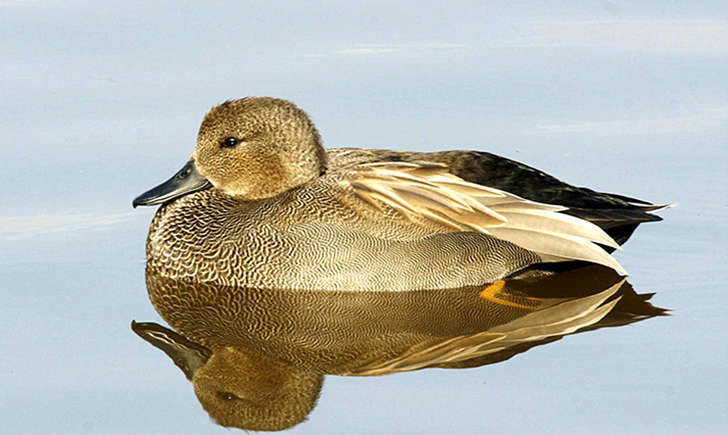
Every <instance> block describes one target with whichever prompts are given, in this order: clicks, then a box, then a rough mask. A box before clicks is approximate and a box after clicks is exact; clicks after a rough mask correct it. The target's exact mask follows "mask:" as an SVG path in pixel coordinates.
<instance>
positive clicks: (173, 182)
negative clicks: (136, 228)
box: [131, 160, 212, 208]
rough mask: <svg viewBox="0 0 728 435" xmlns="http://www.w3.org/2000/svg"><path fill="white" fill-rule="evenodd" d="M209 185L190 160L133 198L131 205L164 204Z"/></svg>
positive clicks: (210, 185) (206, 187)
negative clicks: (165, 179) (162, 181)
mask: <svg viewBox="0 0 728 435" xmlns="http://www.w3.org/2000/svg"><path fill="white" fill-rule="evenodd" d="M210 187H212V183H210V182H209V181H207V179H206V178H205V177H203V176H202V175H200V173H199V172H197V167H195V161H194V160H190V161H189V162H187V164H186V165H184V166H183V167H182V169H180V170H179V171H177V173H176V174H174V176H173V177H172V178H170V179H169V180H167V181H165V182H164V183H162V184H160V185H159V186H157V187H155V188H153V189H151V190H147V191H146V192H144V193H142V194H141V195H139V196H137V197H136V198H134V201H133V202H132V203H131V205H132V206H133V207H134V208H136V206H138V205H157V204H164V203H165V202H168V201H171V200H173V199H175V198H179V197H180V196H183V195H187V194H188V193H192V192H197V191H198V190H202V189H208V188H210Z"/></svg>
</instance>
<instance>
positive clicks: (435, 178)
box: [339, 162, 626, 275]
mask: <svg viewBox="0 0 728 435" xmlns="http://www.w3.org/2000/svg"><path fill="white" fill-rule="evenodd" d="M342 172H343V176H342V177H341V178H340V181H339V182H340V183H341V184H342V186H343V187H344V188H346V189H350V190H352V191H353V193H354V194H355V195H356V196H357V197H359V199H361V200H362V201H364V202H366V203H368V204H370V205H372V206H374V207H375V208H377V209H379V210H382V211H385V209H386V208H391V209H394V210H396V211H398V212H399V213H401V214H402V215H404V216H405V217H407V218H408V219H410V221H412V222H413V223H414V224H418V223H421V222H423V220H424V221H425V222H429V223H436V224H439V225H441V226H444V227H446V228H449V229H452V230H455V231H478V232H481V233H485V234H490V235H492V236H494V237H497V238H499V239H502V240H506V241H508V242H511V243H514V244H515V245H518V246H520V247H522V248H524V249H527V250H529V251H531V252H534V253H536V254H538V255H539V256H540V257H541V258H542V260H543V261H546V262H553V261H571V260H583V261H589V262H593V263H597V264H602V265H604V266H607V267H610V268H612V269H614V270H616V271H617V272H619V273H620V274H623V275H626V271H625V270H624V269H623V268H622V266H620V265H619V263H618V262H617V261H616V260H615V259H614V258H613V257H612V256H611V255H609V254H608V253H607V252H606V251H605V250H604V249H602V248H601V247H600V246H599V245H597V243H599V244H602V245H605V246H608V247H612V248H619V245H618V244H617V243H616V242H615V241H614V240H613V239H612V238H611V237H610V236H609V235H607V233H605V232H604V231H603V230H602V229H600V228H599V227H598V226H596V225H594V224H592V223H590V222H588V221H586V220H583V219H579V218H577V217H574V216H569V215H567V214H564V213H560V212H562V211H564V210H566V207H563V206H560V205H552V204H543V203H538V202H534V201H530V200H527V199H524V198H521V197H519V196H516V195H513V194H511V193H508V192H505V191H503V190H499V189H495V188H491V187H487V186H482V185H479V184H475V183H470V182H468V181H465V180H463V179H462V178H459V177H457V176H455V175H453V174H451V173H450V172H449V171H448V167H447V166H446V165H444V164H440V163H432V162H376V163H365V164H360V165H355V166H352V167H350V168H348V169H346V170H344V171H342Z"/></svg>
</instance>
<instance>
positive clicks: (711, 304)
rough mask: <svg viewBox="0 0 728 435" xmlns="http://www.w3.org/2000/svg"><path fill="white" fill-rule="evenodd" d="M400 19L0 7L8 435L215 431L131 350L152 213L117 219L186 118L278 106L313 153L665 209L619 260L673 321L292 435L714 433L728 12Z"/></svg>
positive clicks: (578, 9)
mask: <svg viewBox="0 0 728 435" xmlns="http://www.w3.org/2000/svg"><path fill="white" fill-rule="evenodd" d="M417 5H418V7H416V8H415V7H413V4H409V5H403V6H400V7H397V8H392V7H391V6H388V3H384V2H382V3H367V5H366V6H365V5H359V6H352V7H343V6H338V3H333V2H330V3H327V2H321V3H317V4H315V5H313V6H310V7H302V6H295V5H291V4H288V5H285V6H278V7H276V8H275V9H274V10H273V9H270V8H267V7H266V6H265V3H255V2H254V3H246V4H243V3H237V2H215V3H214V4H212V5H208V4H202V3H199V4H184V5H181V6H180V5H179V3H156V4H153V5H150V4H148V3H146V2H138V3H134V2H124V4H123V5H115V6H110V5H109V6H100V5H98V4H97V3H94V2H80V1H71V2H59V1H16V2H13V1H10V2H4V1H3V2H0V41H2V42H0V58H2V59H3V61H2V62H0V76H1V77H2V80H1V81H0V95H1V97H0V130H1V131H2V132H3V134H2V139H1V140H0V146H1V147H2V153H3V157H4V162H5V164H4V168H3V171H2V175H0V180H2V186H3V189H2V193H0V195H1V197H0V204H2V206H1V208H0V247H1V248H0V282H2V283H3V286H2V296H3V303H2V304H0V354H1V355H2V357H0V388H1V389H2V390H3V394H2V395H0V418H1V419H2V420H3V422H4V423H3V424H4V426H3V427H4V428H5V430H6V431H7V432H8V433H73V434H75V433H84V432H89V433H134V432H139V433H160V434H161V433H175V434H177V433H217V432H219V433H226V432H224V429H222V428H220V427H218V426H215V425H214V424H213V423H211V422H210V420H209V418H208V417H207V414H206V413H205V412H204V411H203V410H202V409H201V407H200V405H199V404H198V402H197V399H196V398H195V396H194V394H193V392H192V387H191V385H190V384H189V383H188V382H187V381H186V380H185V379H184V377H183V376H182V375H181V373H180V372H179V370H178V369H176V368H175V367H174V366H173V365H172V364H171V363H170V362H169V360H168V359H167V358H166V357H165V356H164V355H163V354H161V353H160V352H158V351H156V350H154V349H152V348H151V347H150V346H149V345H148V344H147V343H144V342H142V341H141V340H140V339H139V338H138V337H136V336H135V335H134V334H133V333H132V332H131V331H130V329H129V322H130V321H131V320H132V319H137V320H140V321H157V322H160V323H161V319H160V318H159V317H158V316H157V314H156V313H155V312H154V309H153V308H152V306H151V304H150V303H149V301H148V300H147V295H146V289H145V286H144V241H145V236H146V231H147V227H148V224H149V221H150V219H151V216H152V213H153V210H150V209H146V210H141V211H137V212H132V210H131V205H130V204H131V199H132V198H133V197H134V196H136V195H137V194H139V193H141V192H142V191H144V190H146V189H148V188H149V187H152V186H154V185H156V184H157V183H158V182H160V181H162V180H164V179H166V178H168V177H169V176H170V175H171V174H172V173H173V172H174V171H176V170H177V169H179V167H180V166H181V165H182V164H183V163H184V162H185V161H186V160H187V158H188V157H189V154H190V153H191V152H192V149H193V146H194V139H195V135H196V132H197V128H198V125H199V122H200V120H201V119H202V116H203V115H204V113H205V112H206V111H207V110H208V109H209V107H211V106H212V105H215V104H217V103H218V102H220V101H222V100H225V99H227V98H233V97H242V96H245V95H273V96H278V97H283V98H288V99H291V100H292V101H294V102H296V103H297V104H298V105H299V106H301V107H302V108H304V109H305V110H306V111H308V113H309V114H310V115H311V116H312V118H313V120H314V121H315V122H316V124H317V126H318V127H319V130H320V132H321V134H322V136H323V138H324V141H325V143H326V144H327V145H328V146H332V147H333V146H365V147H381V148H398V149H413V150H436V149H446V148H449V149H452V148H470V149H479V150H487V151H491V152H495V153H498V154H502V155H505V156H508V157H511V158H514V159H516V160H520V161H523V162H525V163H528V164H530V165H533V166H536V167H538V168H540V169H543V170H545V171H546V172H549V173H552V174H554V175H556V176H557V177H559V178H562V179H564V180H567V181H569V182H571V183H574V184H579V185H586V186H590V187H593V188H595V189H599V190H605V191H610V192H617V193H623V194H626V195H630V196H635V197H639V198H644V199H647V200H651V201H654V202H657V203H664V202H676V203H679V206H678V207H676V208H672V209H669V210H666V211H663V212H661V216H663V217H664V219H665V221H664V222H660V223H656V224H647V225H644V226H642V227H640V229H639V230H638V231H637V232H636V234H635V236H634V237H633V238H632V239H631V240H630V241H629V243H628V244H627V245H626V247H625V250H624V252H620V253H618V254H617V256H618V259H619V261H620V262H621V264H622V265H624V267H625V268H626V269H627V270H628V271H629V272H630V274H631V275H630V282H631V283H632V285H633V286H634V288H635V289H636V290H637V291H638V292H641V293H644V292H657V294H656V295H655V296H654V298H653V302H654V303H655V304H657V305H659V306H663V307H667V308H671V309H673V310H674V312H673V316H671V317H668V318H655V319H650V320H647V321H644V322H640V323H636V324H634V325H630V326H627V327H623V328H606V329H601V330H598V331H594V332H588V333H584V334H579V335H575V336H571V337H566V338H565V339H563V340H561V341H559V342H557V343H553V344H550V345H547V346H542V347H539V348H535V349H533V350H531V351H529V352H527V353H525V354H523V355H519V356H517V357H515V358H514V359H512V360H509V361H507V362H504V363H501V364H496V365H491V366H485V367H481V368H475V369H469V370H437V369H435V370H424V371H420V372H412V373H405V374H399V375H393V376H385V377H373V378H345V377H328V378H327V379H326V382H325V384H324V390H323V393H322V394H321V397H320V399H319V404H318V406H317V407H316V409H315V410H314V411H313V412H312V414H311V415H310V416H309V421H308V422H306V423H303V424H301V425H299V426H297V427H296V428H294V429H293V431H292V432H293V433H345V432H348V433H372V432H375V433H376V432H382V433H414V432H422V433H482V432H484V431H488V432H490V433H513V432H535V431H539V432H551V433H595V432H596V433H614V432H626V433H696V432H697V433H722V432H723V430H725V428H726V427H728V395H727V393H726V391H728V375H727V374H726V370H725V367H726V361H728V340H727V338H728V337H727V333H726V331H727V330H728V321H727V320H726V316H725V313H724V307H725V301H726V289H725V282H726V281H728V269H727V268H726V264H728V253H727V251H726V242H728V238H727V237H726V236H727V232H728V223H727V222H728V188H727V187H726V186H728V151H727V150H728V86H726V84H728V83H726V79H725V77H726V72H727V71H728V7H726V6H725V4H724V3H723V2H718V1H715V2H703V3H700V4H695V2H684V3H680V4H671V6H670V7H666V6H664V5H663V3H662V2H657V1H655V2H643V3H642V6H639V8H636V9H635V8H633V7H632V6H628V5H627V4H626V3H623V2H601V3H594V4H588V5H587V4H583V2H573V3H571V4H559V5H549V6H532V7H526V6H511V5H510V4H509V3H507V2H503V3H495V4H490V5H489V6H488V7H487V8H486V7H485V6H479V3H477V2H473V3H463V4H462V5H460V4H458V5H455V4H448V7H442V6H436V5H430V6H423V5H422V3H421V2H418V3H417ZM605 23H606V24H605ZM590 26H591V27H590ZM604 26H607V28H610V27H609V26H612V27H611V28H615V27H614V26H617V27H616V28H618V30H619V31H618V32H612V33H610V32H609V31H604V30H603V29H604ZM575 28H576V29H577V30H574V29H575ZM589 29H592V31H589ZM640 30H642V31H640ZM574 32H577V35H574ZM579 32H580V33H579ZM629 32H633V33H632V34H630V33H629ZM615 35H617V36H615ZM671 38H673V39H671ZM585 41H586V42H585ZM635 41H636V42H635ZM661 41H662V42H661ZM706 41H707V42H706Z"/></svg>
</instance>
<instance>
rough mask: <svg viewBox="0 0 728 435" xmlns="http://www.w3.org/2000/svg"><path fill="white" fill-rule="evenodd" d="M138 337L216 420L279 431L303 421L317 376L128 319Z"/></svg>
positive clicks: (313, 401) (320, 379)
mask: <svg viewBox="0 0 728 435" xmlns="http://www.w3.org/2000/svg"><path fill="white" fill-rule="evenodd" d="M132 329H133V330H134V332H136V333H137V334H138V335H139V336H140V337H142V338H143V339H144V340H146V341H148V342H149V343H151V344H152V345H154V346H155V347H157V348H159V349H161V350H162V351H164V352H165V353H166V354H167V355H168V356H169V357H170V358H172V360H173V361H174V362H175V364H177V366H178V367H180V368H181V369H182V371H183V372H184V374H185V376H186V377H187V379H188V380H190V381H191V382H192V385H193V387H194V390H195V394H196V395H197V399H198V400H199V401H200V404H202V407H203V408H204V409H205V411H207V413H208V414H209V415H210V418H212V419H213V420H214V421H215V422H216V423H218V424H220V425H222V426H227V427H237V428H240V429H247V430H268V431H272V430H283V429H287V428H289V427H291V426H294V425H296V424H298V423H300V422H302V421H304V420H305V419H306V416H307V415H308V414H309V413H310V412H311V410H313V408H314V406H315V405H316V400H317V399H318V396H319V393H320V391H321V386H322V384H323V375H321V374H318V373H313V372H309V371H306V370H303V369H300V368H297V367H294V366H291V365H289V364H285V363H283V362H280V361H278V360H275V359H273V358H270V357H267V356H265V355H262V354H259V353H257V352H253V351H252V350H249V349H244V348H232V347H224V348H221V349H216V350H215V351H214V352H213V351H211V350H209V349H207V348H206V347H204V346H202V345H199V344H197V343H195V342H192V341H189V340H187V339H186V338H184V337H182V336H181V335H179V334H177V333H176V332H174V331H172V330H170V329H167V328H165V327H163V326H161V325H158V324H156V323H136V322H132Z"/></svg>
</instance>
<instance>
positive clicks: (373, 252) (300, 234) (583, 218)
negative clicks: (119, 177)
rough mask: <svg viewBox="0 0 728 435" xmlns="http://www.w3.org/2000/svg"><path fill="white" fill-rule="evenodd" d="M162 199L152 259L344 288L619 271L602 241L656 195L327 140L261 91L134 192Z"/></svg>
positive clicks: (634, 219) (191, 270)
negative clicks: (335, 145)
mask: <svg viewBox="0 0 728 435" xmlns="http://www.w3.org/2000/svg"><path fill="white" fill-rule="evenodd" d="M157 204H163V205H162V207H160V209H159V210H158V211H157V213H156V215H155V217H154V219H153V221H152V223H151V226H150V229H149V235H148V239H147V268H148V270H153V271H155V272H158V273H160V274H161V275H163V276H167V277H169V278H172V279H185V280H190V281H193V282H201V283H214V284H219V285H225V286H230V287H233V288H235V287H254V288H275V289H299V290H344V291H406V290H418V289H442V288H456V287H462V286H468V285H479V284H482V283H488V282H495V281H497V280H500V279H503V278H504V277H507V276H511V275H513V274H514V273H516V272H519V271H522V270H524V269H526V268H529V267H530V266H534V265H538V264H541V263H552V262H571V261H575V260H576V261H586V262H592V263H596V264H601V265H604V266H607V267H610V268H612V269H614V270H615V271H617V272H618V273H620V274H626V272H625V270H624V269H623V268H622V266H620V265H619V263H617V261H616V260H615V259H614V258H613V257H612V256H611V255H610V254H609V252H610V251H611V250H613V249H619V244H620V243H622V242H624V241H625V240H626V239H627V238H628V237H629V235H630V234H631V233H632V231H634V229H635V228H636V226H637V225H638V224H640V223H642V222H647V221H656V220H660V218H659V217H657V216H655V215H653V214H651V213H650V212H652V211H655V210H657V209H659V208H660V207H661V206H656V205H652V204H649V203H647V202H645V201H641V200H637V199H633V198H627V197H623V196H619V195H613V194H607V193H600V192H595V191H593V190H589V189H585V188H579V187H574V186H571V185H569V184H566V183H563V182H561V181H559V180H557V179H556V178H554V177H551V176H549V175H547V174H545V173H543V172H541V171H539V170H537V169H533V168H530V167H528V166H526V165H523V164H521V163H518V162H515V161H512V160H508V159H506V158H503V157H499V156H495V155H493V154H489V153H484V152H475V151H447V152H437V153H419V152H401V151H388V150H367V149H331V150H328V151H325V150H324V148H323V146H322V143H321V139H320V136H319V133H318V131H317V130H316V127H315V126H314V124H313V123H312V122H311V120H310V119H309V117H308V116H307V115H306V113H304V112H303V111H302V110H301V109H299V108H298V107H296V106H295V105H294V104H292V103H290V102H288V101H285V100H281V99H276V98H267V97H265V98H253V97H248V98H242V99H238V100H234V101H227V102H224V103H222V104H220V105H218V106H217V107H214V108H213V109H212V110H210V112H209V113H208V114H207V115H206V116H205V118H204V120H203V121H202V125H201V126H200V130H199V134H198V137H197V146H196V148H195V150H194V153H193V154H192V158H191V159H190V160H189V161H188V162H187V164H186V165H185V166H184V167H183V168H182V169H181V170H180V171H179V172H178V173H177V174H175V175H174V176H173V177H172V178H171V179H170V180H168V181H166V182H165V183H163V184H161V185H160V186H158V187H156V188H154V189H152V190H150V191H148V192H146V193H144V194H142V195H140V196H139V197H137V198H136V199H135V200H134V202H133V205H134V206H135V207H136V206H138V205H157ZM178 296H179V295H177V296H175V297H178ZM158 308H159V307H158Z"/></svg>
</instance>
